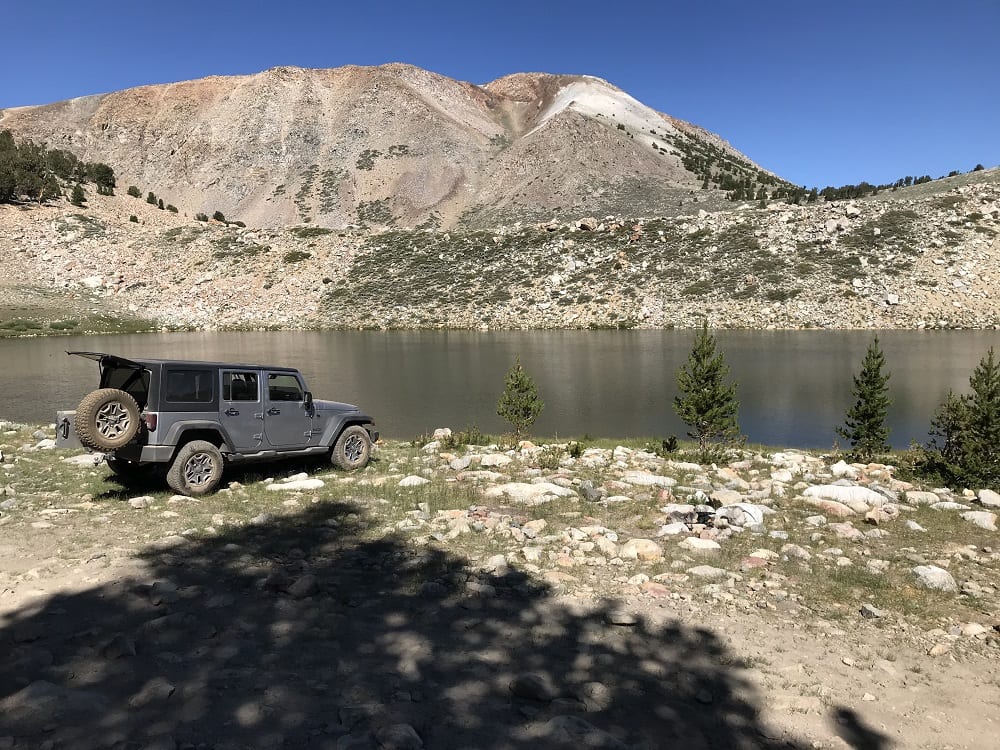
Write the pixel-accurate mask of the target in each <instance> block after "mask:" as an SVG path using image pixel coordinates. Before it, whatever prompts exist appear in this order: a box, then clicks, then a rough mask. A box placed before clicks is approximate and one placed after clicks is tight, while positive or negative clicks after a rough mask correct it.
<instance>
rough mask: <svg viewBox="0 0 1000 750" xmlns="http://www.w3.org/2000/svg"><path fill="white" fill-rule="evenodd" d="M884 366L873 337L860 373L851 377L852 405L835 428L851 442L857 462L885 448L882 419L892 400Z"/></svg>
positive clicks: (879, 453)
mask: <svg viewBox="0 0 1000 750" xmlns="http://www.w3.org/2000/svg"><path fill="white" fill-rule="evenodd" d="M884 368H885V355H884V354H883V353H882V349H881V348H880V347H879V343H878V336H876V337H875V338H874V339H873V340H872V342H871V344H869V345H868V351H867V352H866V353H865V358H864V360H863V361H862V363H861V372H860V373H859V374H858V375H855V376H854V397H855V402H854V406H852V407H851V408H850V409H848V410H847V415H846V418H845V420H844V422H845V426H844V427H838V428H837V434H838V435H840V436H841V437H842V438H844V439H845V440H848V441H850V443H851V452H850V455H851V457H852V458H855V459H858V460H861V461H871V460H872V459H873V458H875V457H876V456H878V455H881V454H883V453H885V452H887V451H888V450H889V446H888V445H887V444H886V440H887V439H888V437H889V428H888V427H887V426H886V423H885V418H886V415H887V414H888V411H889V404H891V403H892V401H891V400H890V399H889V396H888V393H889V386H888V382H889V373H888V372H885V371H884Z"/></svg>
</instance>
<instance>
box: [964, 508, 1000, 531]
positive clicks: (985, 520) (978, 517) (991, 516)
mask: <svg viewBox="0 0 1000 750" xmlns="http://www.w3.org/2000/svg"><path fill="white" fill-rule="evenodd" d="M962 518H964V519H965V520H966V521H969V522H970V523H974V524H975V525H976V526H978V527H979V528H981V529H986V530H987V531H996V530H997V514H996V513H990V512H989V511H986V510H970V511H968V512H966V513H963V514H962Z"/></svg>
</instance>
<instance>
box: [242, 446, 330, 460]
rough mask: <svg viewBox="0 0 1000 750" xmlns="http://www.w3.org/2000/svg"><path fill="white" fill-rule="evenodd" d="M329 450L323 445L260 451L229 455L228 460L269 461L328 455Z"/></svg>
mask: <svg viewBox="0 0 1000 750" xmlns="http://www.w3.org/2000/svg"><path fill="white" fill-rule="evenodd" d="M329 451H330V449H329V448H326V447H324V446H322V445H316V446H312V447H310V448H299V449H297V450H293V451H258V452H257V453H227V454H226V460H227V461H229V462H231V463H234V464H235V463H240V462H241V461H266V460H269V459H279V458H295V457H296V456H315V455H316V454H318V453H328V452H329Z"/></svg>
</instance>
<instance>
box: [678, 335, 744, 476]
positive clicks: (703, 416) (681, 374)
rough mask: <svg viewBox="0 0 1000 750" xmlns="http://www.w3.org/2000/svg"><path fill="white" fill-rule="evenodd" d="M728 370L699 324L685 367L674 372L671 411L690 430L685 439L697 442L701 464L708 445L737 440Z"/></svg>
mask: <svg viewBox="0 0 1000 750" xmlns="http://www.w3.org/2000/svg"><path fill="white" fill-rule="evenodd" d="M728 374H729V368H728V367H727V366H726V364H725V356H724V355H723V354H722V353H721V352H718V353H716V350H715V337H714V336H712V335H711V334H710V333H709V332H708V321H704V322H703V323H702V327H701V331H700V332H699V333H698V335H697V336H696V337H695V340H694V347H693V348H692V349H691V353H690V354H689V355H688V360H687V363H686V364H684V365H682V366H681V368H680V369H679V370H678V371H677V389H678V390H679V391H680V392H681V395H679V396H676V397H675V398H674V411H676V412H677V416H678V417H680V418H681V420H682V421H683V422H684V423H685V424H686V425H687V426H688V427H690V428H691V430H690V432H688V437H690V438H694V439H695V440H697V441H698V451H699V453H700V454H701V457H702V459H703V460H708V459H709V458H710V457H711V453H710V451H709V443H712V442H723V443H726V444H732V443H735V442H737V441H738V440H739V432H740V428H739V424H738V422H737V413H738V411H739V408H740V402H739V401H737V400H736V384H735V383H733V384H732V385H726V384H725V382H724V381H725V378H726V376H727V375H728Z"/></svg>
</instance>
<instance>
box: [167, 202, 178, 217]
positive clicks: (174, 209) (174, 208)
mask: <svg viewBox="0 0 1000 750" xmlns="http://www.w3.org/2000/svg"><path fill="white" fill-rule="evenodd" d="M167 210H168V211H169V212H170V213H172V214H175V213H177V206H174V205H172V204H170V203H168V204H167Z"/></svg>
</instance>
